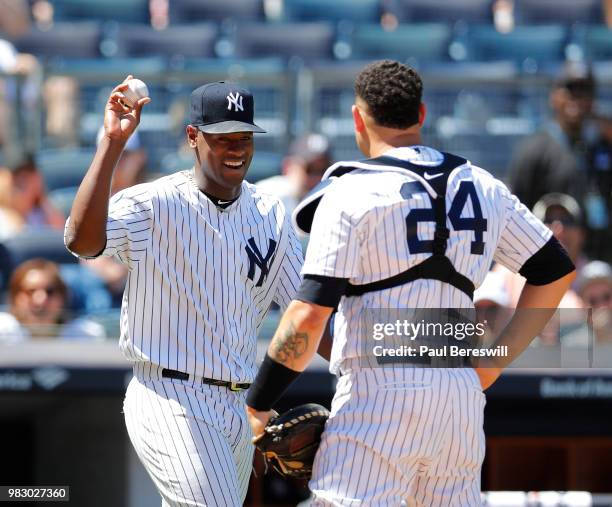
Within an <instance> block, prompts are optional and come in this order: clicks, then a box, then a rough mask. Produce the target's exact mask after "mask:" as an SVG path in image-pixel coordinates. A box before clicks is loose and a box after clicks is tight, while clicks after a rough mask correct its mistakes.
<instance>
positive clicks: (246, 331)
mask: <svg viewBox="0 0 612 507" xmlns="http://www.w3.org/2000/svg"><path fill="white" fill-rule="evenodd" d="M103 255H112V256H115V257H116V258H118V259H119V260H120V261H122V262H123V263H125V264H126V265H127V266H128V268H129V275H128V280H127V284H126V288H125V292H124V295H123V304H122V307H121V337H120V341H119V346H120V348H121V350H122V352H123V354H124V355H125V356H126V358H127V359H128V360H129V361H131V362H132V363H134V371H135V375H136V378H135V379H134V380H132V382H131V384H130V386H129V388H128V392H127V395H126V400H125V420H126V425H127V428H128V433H129V435H130V439H131V440H132V443H133V445H134V448H135V449H136V452H137V453H138V456H139V457H140V459H141V461H142V463H143V464H144V466H145V468H146V469H147V471H148V472H149V474H150V475H151V477H152V478H153V481H154V482H155V484H156V486H157V487H158V489H159V491H160V494H161V496H162V501H163V502H164V505H169V506H196V505H197V506H204V505H206V506H232V507H234V506H238V505H242V501H243V500H244V497H245V495H246V490H247V486H248V479H249V476H250V473H251V464H252V449H253V446H252V445H251V443H250V430H249V429H248V426H247V425H246V424H245V412H244V398H245V396H244V393H241V394H237V393H234V392H232V391H230V390H229V389H228V388H226V387H214V386H207V385H202V384H201V383H199V382H198V381H197V379H198V378H201V377H207V378H213V379H217V380H226V381H230V382H239V383H241V382H247V383H248V382H251V381H252V380H253V378H254V375H255V372H256V366H255V360H256V344H257V333H258V331H259V329H260V328H261V325H262V322H263V319H264V317H265V315H266V313H267V311H268V308H269V307H270V303H271V302H272V301H275V302H276V303H277V304H278V305H279V306H280V307H281V308H283V309H284V308H285V307H286V306H287V305H288V304H289V302H290V301H291V300H292V299H293V297H294V296H295V294H296V293H297V289H298V287H299V284H300V273H299V272H300V268H301V265H302V252H301V245H300V242H299V241H298V239H297V237H296V235H295V233H294V231H293V228H292V227H291V224H290V221H289V217H288V216H286V213H285V210H284V208H283V206H282V204H281V203H280V201H279V200H278V199H277V198H275V197H273V196H269V195H266V194H263V193H260V192H259V191H258V190H257V189H256V188H255V186H254V185H251V184H249V183H246V182H244V183H243V184H242V189H241V194H240V197H239V198H238V199H237V200H236V201H235V202H234V203H233V204H231V205H230V206H229V207H227V208H225V209H219V208H217V207H216V206H215V205H214V204H213V203H212V201H211V200H210V199H208V198H207V197H206V196H205V195H204V194H202V193H201V192H200V191H199V190H198V188H197V186H196V185H195V182H194V180H193V177H192V174H191V171H183V172H179V173H176V174H173V175H170V176H167V177H164V178H161V179H159V180H156V181H154V182H151V183H145V184H143V185H137V186H134V187H131V188H128V189H126V190H124V191H122V192H119V193H118V194H116V195H115V196H113V198H112V199H111V202H110V204H109V214H108V220H107V244H106V248H105V250H104V252H103ZM162 368H170V369H173V370H179V371H182V372H185V373H188V374H189V375H190V376H191V378H192V380H191V381H190V382H183V381H178V380H169V379H162V378H161V376H160V372H161V369H162Z"/></svg>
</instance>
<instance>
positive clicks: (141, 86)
mask: <svg viewBox="0 0 612 507" xmlns="http://www.w3.org/2000/svg"><path fill="white" fill-rule="evenodd" d="M127 85H128V87H127V89H126V90H124V91H123V97H124V98H123V101H124V102H125V103H126V104H127V105H128V106H130V107H133V106H134V104H136V102H138V101H139V100H140V99H142V98H144V97H148V96H149V89H148V88H147V85H146V84H145V83H144V82H143V81H141V80H140V79H134V78H132V79H130V80H129V81H128V82H127Z"/></svg>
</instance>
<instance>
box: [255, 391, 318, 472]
mask: <svg viewBox="0 0 612 507" xmlns="http://www.w3.org/2000/svg"><path fill="white" fill-rule="evenodd" d="M328 417H329V411H328V410H327V409H326V408H325V407H323V406H321V405H317V404H316V403H307V404H306V405H300V406H299V407H295V408H293V409H291V410H289V411H287V412H285V413H284V414H281V415H279V416H277V417H273V418H272V419H270V421H269V422H268V424H267V425H266V427H265V429H264V432H263V433H262V434H261V435H258V436H257V437H255V438H253V444H255V447H256V448H257V449H259V451H260V452H261V453H262V454H263V456H264V458H265V460H266V463H267V464H268V465H270V466H271V467H272V468H273V469H274V470H276V471H277V472H278V473H279V474H281V475H283V476H285V477H294V478H301V479H309V478H310V476H311V474H312V464H313V462H314V457H315V454H316V452H317V449H318V448H319V443H320V442H321V433H323V429H324V428H325V422H326V421H327V418H328Z"/></svg>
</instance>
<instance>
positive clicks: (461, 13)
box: [391, 0, 492, 23]
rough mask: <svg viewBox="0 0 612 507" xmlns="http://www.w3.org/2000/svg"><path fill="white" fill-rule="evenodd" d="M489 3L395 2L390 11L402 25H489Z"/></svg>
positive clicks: (475, 0)
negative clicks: (457, 23) (462, 23)
mask: <svg viewBox="0 0 612 507" xmlns="http://www.w3.org/2000/svg"><path fill="white" fill-rule="evenodd" d="M491 3H492V1H491V0H453V1H452V2H449V1H448V0H395V5H394V8H392V9H391V10H392V11H393V12H394V13H395V14H396V16H397V18H398V19H399V20H400V22H404V23H428V22H446V23H454V22H456V21H465V22H466V23H490V22H491V21H492V10H491Z"/></svg>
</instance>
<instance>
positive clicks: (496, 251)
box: [302, 146, 551, 507]
mask: <svg viewBox="0 0 612 507" xmlns="http://www.w3.org/2000/svg"><path fill="white" fill-rule="evenodd" d="M385 155H386V156H388V157H394V158H398V159H401V160H406V161H409V162H412V163H413V164H417V165H421V166H423V167H424V168H426V169H427V170H426V171H424V172H423V173H422V174H417V173H416V172H414V171H410V170H407V169H403V168H400V167H387V166H385V167H382V166H376V165H373V164H368V163H367V162H357V163H352V162H351V163H340V164H341V165H349V166H354V167H356V168H357V169H356V170H354V171H353V172H351V173H349V174H346V175H344V176H342V177H340V178H338V179H337V180H335V181H334V182H333V183H332V184H331V185H330V187H329V189H328V191H327V192H326V193H325V194H324V196H323V198H322V199H321V202H320V204H319V206H318V208H317V211H316V213H315V217H314V221H313V225H312V231H311V237H310V243H309V246H308V252H307V254H306V260H305V263H304V267H303V269H302V273H303V274H311V275H312V274H314V275H324V276H331V277H339V278H348V279H349V281H350V282H351V283H352V284H355V285H360V284H366V283H370V282H373V281H378V280H382V279H385V278H389V277H392V276H394V275H396V274H398V273H400V272H403V271H405V270H407V269H409V268H410V267H412V266H414V265H417V264H419V263H421V262H422V261H424V260H425V259H427V258H428V257H429V256H430V255H431V253H429V252H427V251H426V249H425V250H424V251H422V252H419V249H418V248H415V251H414V252H411V251H410V241H412V244H413V246H414V244H415V243H416V244H417V246H418V245H419V244H421V245H422V244H423V242H424V241H426V240H431V239H432V238H433V234H434V230H435V222H434V220H433V218H432V217H433V211H428V212H423V211H421V212H419V213H420V214H419V213H416V214H415V215H413V216H420V217H424V216H425V217H429V219H430V220H425V219H423V220H416V236H415V234H414V232H412V233H411V232H410V231H409V229H408V219H407V216H408V215H409V214H410V213H411V212H412V211H414V210H432V208H433V206H432V201H433V199H435V198H436V197H437V194H436V191H435V189H434V188H433V187H432V185H430V184H429V183H428V180H432V179H434V178H436V177H440V175H442V174H443V173H441V172H436V167H437V166H439V165H440V164H441V162H442V161H443V155H442V154H441V153H440V152H438V151H436V150H433V149H431V148H427V147H425V146H415V147H410V148H408V147H406V148H396V149H393V150H390V151H388V152H387V153H385ZM333 169H334V168H333V167H332V168H330V169H329V170H328V173H331V172H333ZM414 182H418V183H416V184H415V183H414ZM462 188H463V190H461V189H462ZM415 189H416V190H415ZM465 189H468V190H469V194H468V196H469V198H465V195H466V193H465ZM460 192H464V194H463V197H458V196H459V195H460ZM445 197H446V206H447V208H446V211H447V227H448V228H449V230H450V237H449V239H448V241H447V248H446V256H447V257H448V258H449V259H450V260H451V262H452V263H453V265H454V266H455V268H456V269H457V271H458V272H459V273H461V274H463V275H464V276H466V277H467V278H469V279H470V280H472V281H473V283H474V285H475V286H476V287H478V286H479V285H480V284H481V283H482V281H483V279H484V277H485V275H486V273H487V272H488V270H489V268H490V266H491V263H492V261H493V260H496V261H498V262H500V263H501V264H503V265H505V266H506V267H508V268H509V269H511V270H512V271H515V272H516V271H518V270H519V269H520V268H521V266H522V265H523V264H524V262H525V261H526V260H527V259H528V258H529V257H531V255H533V254H534V253H536V252H537V251H538V250H539V249H540V248H541V247H542V246H543V245H544V244H545V243H546V242H547V241H548V239H549V238H550V235H551V232H550V231H549V230H548V228H547V227H546V226H545V225H544V224H542V223H541V222H540V221H539V220H537V219H536V218H535V217H534V216H533V215H532V214H531V213H530V212H529V211H528V210H527V209H526V208H525V207H524V206H523V205H522V204H521V203H519V201H518V200H517V199H516V198H515V197H514V196H512V195H511V194H510V192H509V191H508V189H507V188H506V187H505V186H504V185H503V183H501V182H500V181H498V180H496V179H495V178H493V177H492V176H491V175H490V174H489V173H487V172H486V171H484V170H482V169H480V168H478V167H475V166H472V165H471V164H470V163H469V162H467V163H466V164H464V165H462V166H459V167H457V168H455V169H453V170H452V171H451V172H450V174H449V176H448V184H447V188H446V196H445ZM455 200H457V201H458V202H459V203H460V204H462V207H461V209H459V211H458V212H457V208H455V209H454V211H453V213H455V212H457V214H456V215H454V216H453V217H449V214H451V211H452V210H453V205H454V203H455ZM475 201H477V202H475ZM460 204H458V205H457V206H460ZM478 206H479V207H480V213H481V214H482V216H479V214H480V213H479V212H477V209H478ZM428 213H430V214H429V215H428ZM473 218H482V219H484V220H486V228H485V229H484V230H483V231H482V243H484V245H483V248H482V250H481V251H480V248H473V245H474V243H478V241H479V240H478V239H477V237H476V232H475V230H474V229H470V228H469V227H472V226H473V225H474V224H475V223H477V222H476V221H475V220H470V219H473ZM465 219H467V222H466V221H465ZM453 223H454V224H458V227H457V229H455V228H454V225H453ZM465 224H467V225H468V227H466V228H465V229H461V226H462V225H465ZM411 238H412V239H411ZM415 238H416V242H415V241H414V239H415ZM385 308H387V309H401V308H473V303H472V301H471V300H470V298H469V296H467V295H466V294H465V293H463V292H462V291H460V290H458V289H457V288H455V287H453V286H452V285H449V284H445V283H442V282H440V281H437V280H425V279H421V280H416V281H413V282H410V283H407V284H404V285H401V286H397V287H393V288H390V289H384V290H381V291H376V292H370V293H366V294H364V295H363V296H358V297H348V298H347V297H344V298H342V300H341V302H340V305H339V308H338V313H337V314H336V317H335V319H334V343H333V347H332V356H331V365H330V370H331V371H332V373H336V374H337V375H338V376H339V380H338V384H337V391H336V394H335V396H334V400H333V403H332V410H331V416H330V418H329V420H328V422H327V425H326V428H325V432H324V433H323V437H322V442H321V447H320V448H319V451H318V453H317V456H316V459H315V464H314V470H313V477H312V480H311V482H310V488H311V490H312V492H313V497H314V500H313V503H312V505H314V506H366V505H367V506H370V505H371V506H376V507H382V506H399V505H409V506H418V507H421V506H422V507H449V506H450V507H452V506H457V507H465V506H475V505H480V504H481V499H480V468H481V465H482V461H483V459H484V451H485V439H484V433H483V412H484V406H485V396H484V394H483V392H482V389H481V387H480V383H479V380H478V377H477V375H476V373H475V372H474V370H472V369H460V368H456V369H443V368H438V369H434V368H410V367H406V368H398V367H391V366H387V367H384V368H383V367H381V368H376V369H368V368H365V367H363V365H364V364H367V362H366V361H360V359H363V358H364V354H367V353H368V351H370V352H369V353H370V354H371V347H367V346H366V345H365V344H364V343H363V340H364V339H366V337H367V336H371V335H370V334H369V333H367V332H364V330H362V329H360V326H362V325H363V324H364V319H363V318H362V317H363V315H364V313H365V310H366V309H385Z"/></svg>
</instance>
